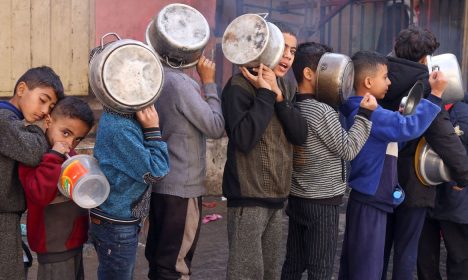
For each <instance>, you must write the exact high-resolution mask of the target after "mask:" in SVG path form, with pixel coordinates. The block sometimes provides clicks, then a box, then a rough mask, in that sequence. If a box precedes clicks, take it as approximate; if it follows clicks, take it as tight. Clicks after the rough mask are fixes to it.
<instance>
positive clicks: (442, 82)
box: [429, 71, 447, 98]
mask: <svg viewBox="0 0 468 280" xmlns="http://www.w3.org/2000/svg"><path fill="white" fill-rule="evenodd" d="M429 84H430V85H431V90H432V94H433V95H435V96H437V97H439V98H442V94H443V93H444V90H445V88H446V87H447V78H446V77H445V75H444V73H443V72H441V71H432V73H431V75H430V76H429Z"/></svg>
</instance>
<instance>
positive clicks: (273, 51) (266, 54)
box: [222, 14, 284, 68]
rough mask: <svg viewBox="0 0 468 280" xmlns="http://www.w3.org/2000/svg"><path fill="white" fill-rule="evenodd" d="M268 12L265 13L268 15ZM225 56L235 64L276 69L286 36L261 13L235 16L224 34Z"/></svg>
mask: <svg viewBox="0 0 468 280" xmlns="http://www.w3.org/2000/svg"><path fill="white" fill-rule="evenodd" d="M266 16H267V14H265V17H266ZM222 49H223V53H224V56H225V57H226V58H227V59H228V60H229V61H230V62H232V63H233V64H236V65H239V66H245V67H257V66H258V65H260V63H263V64H264V65H266V66H268V67H270V68H274V67H275V66H276V65H277V64H278V62H279V61H280V59H281V57H282V56H283V52H284V37H283V34H282V33H281V31H280V30H279V28H278V27H277V26H276V25H274V24H273V23H270V22H267V21H266V20H265V19H264V18H263V17H262V16H260V15H258V14H244V15H241V16H239V17H237V18H235V19H234V20H233V21H232V22H231V23H230V24H229V25H228V26H227V28H226V30H225V31H224V34H223V40H222Z"/></svg>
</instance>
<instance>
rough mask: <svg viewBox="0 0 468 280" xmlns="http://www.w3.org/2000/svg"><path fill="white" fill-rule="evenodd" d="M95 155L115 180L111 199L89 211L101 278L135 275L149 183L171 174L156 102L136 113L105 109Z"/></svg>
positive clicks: (146, 212)
mask: <svg viewBox="0 0 468 280" xmlns="http://www.w3.org/2000/svg"><path fill="white" fill-rule="evenodd" d="M94 156H95V157H96V159H97V160H98V161H99V166H100V168H101V170H102V172H103V173H104V175H106V177H107V179H108V180H109V184H110V193H109V197H108V198H107V200H106V201H104V203H103V204H101V205H100V206H99V207H98V208H93V209H91V213H90V216H91V226H90V235H91V238H92V240H93V244H94V247H95V248H96V252H97V255H98V259H99V267H98V278H99V279H132V278H133V270H134V267H135V260H136V251H137V247H138V233H139V232H140V228H141V222H142V219H143V218H145V217H146V216H147V215H148V213H149V205H150V197H151V188H150V184H152V183H155V182H158V181H159V180H161V179H162V178H163V177H164V176H165V175H166V174H167V173H168V172H169V155H168V151H167V145H166V143H165V142H164V141H162V138H161V131H160V129H159V116H158V113H157V112H156V109H155V108H154V106H153V105H150V106H148V107H146V108H144V109H142V110H140V111H138V112H136V113H134V114H122V113H118V112H115V111H113V110H112V109H110V108H104V112H103V114H102V116H101V118H100V119H99V126H98V129H97V133H96V144H95V146H94Z"/></svg>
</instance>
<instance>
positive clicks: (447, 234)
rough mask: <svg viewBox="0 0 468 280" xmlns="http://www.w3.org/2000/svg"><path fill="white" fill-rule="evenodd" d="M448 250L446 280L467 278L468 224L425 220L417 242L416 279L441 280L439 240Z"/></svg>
mask: <svg viewBox="0 0 468 280" xmlns="http://www.w3.org/2000/svg"><path fill="white" fill-rule="evenodd" d="M441 237H442V238H443V240H444V244H445V248H446V249H447V263H446V265H447V279H448V280H459V279H468V224H458V223H454V222H450V221H442V220H441V221H439V220H435V219H432V218H426V221H425V223H424V228H423V231H422V234H421V238H420V240H419V252H418V279H419V280H438V279H442V275H441V273H440V270H439V264H440V262H439V261H440V241H441Z"/></svg>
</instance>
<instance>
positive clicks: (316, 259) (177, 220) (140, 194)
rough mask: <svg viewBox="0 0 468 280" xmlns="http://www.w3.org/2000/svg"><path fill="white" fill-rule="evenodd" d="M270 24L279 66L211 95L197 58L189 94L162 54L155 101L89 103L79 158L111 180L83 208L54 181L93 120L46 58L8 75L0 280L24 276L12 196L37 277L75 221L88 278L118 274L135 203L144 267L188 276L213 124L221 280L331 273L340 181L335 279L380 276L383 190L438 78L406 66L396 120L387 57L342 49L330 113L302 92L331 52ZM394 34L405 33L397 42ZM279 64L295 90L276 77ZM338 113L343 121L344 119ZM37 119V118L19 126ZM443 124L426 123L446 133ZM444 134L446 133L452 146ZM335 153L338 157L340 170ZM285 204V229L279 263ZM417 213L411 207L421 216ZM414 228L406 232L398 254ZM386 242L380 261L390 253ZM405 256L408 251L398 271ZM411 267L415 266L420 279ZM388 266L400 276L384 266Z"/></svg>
mask: <svg viewBox="0 0 468 280" xmlns="http://www.w3.org/2000/svg"><path fill="white" fill-rule="evenodd" d="M277 25H278V27H279V29H280V30H281V32H282V35H283V37H284V42H285V46H284V52H283V55H282V57H281V59H280V61H279V63H278V64H277V65H276V66H275V67H274V68H273V69H271V68H269V67H267V66H265V65H263V64H260V65H259V66H258V67H255V68H253V69H247V68H245V67H240V73H239V74H236V75H234V76H233V77H231V79H229V81H228V82H227V84H226V85H225V86H224V88H223V91H222V94H221V97H219V96H218V94H217V90H216V84H215V83H214V82H215V81H214V80H215V79H214V77H215V75H214V74H215V64H214V63H213V62H212V61H211V60H209V59H207V58H206V57H204V56H203V55H202V56H201V57H199V60H198V64H197V66H196V67H197V68H196V69H197V72H198V74H199V76H200V80H201V84H202V87H203V93H204V96H202V95H201V88H200V85H199V84H198V82H196V81H195V80H193V79H191V78H190V77H188V76H187V75H186V74H184V73H183V72H182V71H181V70H179V69H174V67H173V66H171V65H166V66H164V71H165V74H166V75H165V82H164V87H163V90H162V94H161V96H160V98H159V99H158V100H157V102H156V104H155V105H150V106H148V107H146V108H144V109H141V110H139V111H137V112H135V113H129V114H124V113H122V112H117V111H115V110H113V109H112V108H108V107H105V108H104V112H103V114H102V116H101V118H100V120H99V125H98V129H97V135H96V144H95V147H94V156H95V157H96V159H97V160H98V161H99V165H100V168H101V169H102V171H103V173H104V174H105V176H106V177H107V179H108V181H109V183H110V186H111V192H110V194H109V197H108V199H107V200H106V201H105V202H104V203H103V204H102V205H100V206H99V207H98V208H94V209H92V210H91V211H90V213H89V215H88V212H87V211H86V210H83V209H80V208H79V207H78V206H77V205H76V204H74V203H73V202H72V201H71V200H68V199H66V198H64V197H62V196H61V195H60V194H59V193H58V191H57V181H58V176H59V174H60V167H61V164H62V163H63V161H64V160H65V159H66V155H71V156H72V155H74V154H75V152H74V150H73V149H74V148H75V147H76V146H77V145H78V144H79V142H80V141H81V140H82V139H83V138H84V137H86V135H87V134H88V133H89V131H90V130H91V128H92V127H93V124H94V118H93V113H92V111H91V109H90V108H89V105H87V104H86V103H85V102H83V101H81V100H80V99H78V98H73V97H64V93H63V86H62V84H61V82H60V78H59V77H58V76H57V75H56V74H55V73H54V71H53V70H52V69H50V68H48V67H38V68H32V69H30V70H28V71H27V72H26V73H25V74H24V75H23V76H22V77H21V78H20V79H18V82H17V84H16V86H15V89H14V95H13V98H12V99H11V100H9V101H2V102H0V128H1V131H2V132H3V133H2V134H3V135H2V137H0V167H1V168H0V172H1V174H2V178H4V179H3V180H2V182H0V219H1V225H2V226H1V227H0V237H1V238H0V246H2V250H0V279H24V270H23V259H22V249H21V236H20V232H19V229H20V217H21V214H22V213H23V212H24V211H25V209H26V206H27V209H28V218H27V226H28V241H29V245H30V247H31V248H32V250H33V251H35V252H36V253H37V255H38V262H39V271H38V279H83V278H84V269H83V257H82V247H83V244H84V243H85V242H86V240H87V237H88V226H89V235H90V237H91V241H92V243H93V245H94V247H95V249H96V252H97V255H98V259H99V267H98V271H97V275H98V278H99V279H132V278H133V272H134V268H135V261H136V250H137V247H138V235H139V232H140V230H141V226H142V222H143V220H144V218H145V217H146V216H148V215H149V224H150V227H149V232H148V237H147V247H146V250H145V256H146V258H147V260H148V263H149V274H148V278H149V279H189V277H190V275H191V261H192V258H193V255H194V252H195V249H196V245H197V240H198V238H199V233H200V221H201V199H202V195H203V194H204V186H203V180H204V177H205V168H206V167H205V161H204V160H205V150H206V144H205V140H206V137H210V138H220V137H222V136H223V134H224V131H225V132H226V134H227V137H228V140H229V142H228V149H227V162H226V165H225V169H224V175H223V181H222V189H223V195H224V196H225V197H226V198H227V207H228V214H227V236H228V246H229V257H228V263H227V274H226V279H268V280H270V279H301V277H302V274H303V272H304V271H306V270H307V273H308V277H309V279H331V278H332V273H333V266H334V258H335V251H336V247H337V240H338V221H339V206H340V205H341V203H342V198H343V196H344V193H345V190H346V187H347V186H349V187H350V188H351V192H350V196H349V200H348V205H347V211H346V229H345V236H344V242H343V249H342V255H341V261H340V273H339V279H360V280H361V279H370V280H373V279H377V280H378V279H385V278H386V276H385V272H386V261H387V260H388V250H389V247H388V244H391V243H389V241H388V240H389V238H391V237H393V239H394V240H393V242H394V244H395V250H397V248H400V247H398V246H397V244H398V241H402V238H403V237H401V238H400V237H399V236H398V235H391V236H390V235H389V234H388V232H389V230H390V228H391V226H390V225H389V220H390V218H391V217H392V216H390V215H391V213H393V212H394V209H395V208H396V209H398V207H403V206H404V205H401V206H399V205H396V204H395V203H394V201H393V195H392V194H393V192H394V190H395V188H396V187H398V186H399V184H402V187H403V188H407V187H408V183H407V182H406V181H404V182H403V181H402V179H401V175H400V173H403V172H404V171H402V170H401V168H400V160H399V158H398V154H399V148H398V143H403V142H404V143H411V140H414V139H418V138H419V137H421V135H423V134H424V135H425V136H426V137H428V138H429V139H430V137H431V136H430V135H428V132H430V131H431V127H432V126H435V125H434V123H435V121H434V120H436V121H437V118H442V119H443V118H444V117H443V116H441V115H440V112H441V97H442V95H443V92H444V89H445V87H446V85H447V80H446V78H445V76H444V74H443V73H442V72H440V71H434V72H432V73H431V74H429V72H428V71H427V68H424V71H423V70H422V69H423V68H422V67H420V65H417V64H414V65H413V66H415V67H419V69H421V73H420V76H418V79H424V80H425V81H426V82H427V83H426V90H427V94H426V95H425V98H424V99H422V100H421V102H420V104H419V105H418V106H417V107H416V110H415V113H414V114H412V115H409V116H404V115H402V114H400V113H399V112H398V109H397V108H395V107H394V106H393V107H392V106H390V105H388V104H391V105H395V104H399V101H400V100H401V98H402V97H403V96H404V95H405V93H407V91H408V90H409V89H408V88H403V89H399V90H398V92H397V93H395V95H392V98H393V99H391V100H390V101H391V102H387V101H389V99H390V98H388V97H386V94H387V91H389V88H390V89H392V87H391V85H392V84H397V83H398V80H395V81H392V79H391V77H393V76H395V75H396V74H397V73H398V71H400V70H399V69H400V68H398V67H396V68H391V67H389V66H392V65H394V64H393V61H394V59H393V58H387V57H385V56H383V55H381V54H378V53H375V52H367V51H358V52H357V53H355V54H354V55H353V56H352V61H353V64H354V73H355V76H354V89H355V96H352V97H350V98H349V99H348V100H347V101H345V102H344V104H342V105H341V106H340V108H339V110H337V108H334V107H332V106H330V104H326V103H323V102H321V101H320V100H318V99H317V93H316V92H315V83H316V75H317V73H316V72H317V65H318V62H319V60H320V59H321V57H322V56H323V55H324V54H325V53H327V52H332V51H333V50H332V49H331V48H330V47H329V46H326V45H323V44H318V43H314V42H308V43H303V44H300V45H299V46H298V44H297V38H296V36H295V34H294V32H293V31H292V30H291V29H289V28H288V27H286V26H283V25H281V24H277ZM428 32H429V31H426V30H420V29H416V28H409V29H405V30H403V31H402V32H401V33H400V37H399V39H397V42H400V41H401V42H402V43H401V45H396V46H395V51H396V56H397V58H401V59H408V60H411V59H410V58H409V57H408V52H406V53H405V52H404V51H402V52H399V51H398V50H399V49H400V47H401V49H402V50H405V47H406V50H408V49H410V50H412V49H413V48H419V49H420V46H421V45H424V44H426V43H427V40H429V41H430V42H431V43H434V40H435V39H432V37H431V38H430V39H427V38H428V37H430V36H431V34H430V32H429V33H428ZM408 34H409V35H408ZM408 36H409V37H411V40H407V41H405V40H404V39H405V38H406V37H408ZM418 36H419V37H418ZM415 38H416V39H415ZM418 38H419V39H420V40H419V41H418ZM398 40H400V41H398ZM434 45H437V46H438V43H437V44H435V43H434ZM437 46H436V47H435V48H437ZM435 48H431V47H428V48H427V49H424V50H425V52H423V53H422V54H417V56H418V57H417V58H418V59H416V60H413V62H414V61H416V62H414V63H421V64H423V63H424V61H423V60H421V59H422V58H423V56H425V55H427V54H432V52H433V51H434V50H435ZM410 52H411V51H410ZM291 67H292V68H293V72H294V75H295V78H296V81H297V84H298V86H297V88H296V86H295V85H294V83H291V81H288V80H287V78H285V76H286V74H287V73H288V71H289V69H290V68H291ZM416 80H417V79H416V78H415V79H414V81H416ZM412 81H413V80H412ZM410 84H412V83H410ZM391 92H393V91H391ZM377 102H379V103H380V104H381V105H378V103H377ZM339 112H341V114H343V115H344V117H345V118H346V120H345V125H344V128H342V125H341V123H340V120H339ZM43 119H44V123H43V129H44V130H43V129H41V128H40V127H38V126H36V125H34V124H30V125H25V124H24V121H26V122H27V123H34V122H37V121H41V120H43ZM441 122H443V123H444V124H443V125H446V124H447V123H446V122H445V121H441ZM444 127H447V126H444ZM432 129H436V128H432ZM443 131H445V132H440V133H439V134H442V133H446V134H447V133H448V132H446V131H447V130H443ZM446 134H443V135H442V136H440V137H443V136H446ZM436 138H437V137H436V136H434V139H436ZM429 141H430V140H429ZM457 141H460V140H459V139H458V137H456V138H453V143H455V144H454V145H455V148H454V150H456V149H457V148H458V146H459V143H458V142H457ZM434 143H437V142H434ZM460 143H461V142H460ZM406 145H410V144H406ZM441 145H442V144H441ZM407 147H408V146H405V148H404V149H406V148H407ZM413 153H414V151H413ZM463 154H464V155H465V156H466V153H463ZM456 160H457V159H452V161H451V164H452V163H453V165H454V167H453V168H454V169H457V170H460V172H458V173H456V174H457V175H456V176H455V183H456V184H457V185H458V187H465V181H463V179H464V178H465V177H464V176H465V175H466V174H465V173H464V172H465V171H464V167H465V166H464V165H463V166H459V165H460V164H463V163H460V162H457V161H456ZM345 161H351V172H350V175H349V179H348V178H347V176H346V173H347V171H346V164H345ZM464 164H466V162H465V163H464ZM18 165H19V167H18ZM188 170H190V172H188ZM183 171H185V172H183ZM182 174H187V175H186V176H182ZM21 186H22V187H21ZM23 190H24V191H23ZM286 202H287V207H286V213H287V215H288V216H289V228H288V240H287V248H286V250H287V251H286V257H285V261H284V264H282V265H281V264H280V259H281V256H280V246H281V237H282V231H283V228H282V224H283V222H282V219H283V208H284V206H285V203H286ZM433 203H434V202H433ZM429 206H430V205H429ZM424 207H425V206H424ZM402 209H403V208H402ZM425 213H426V212H425V211H424V215H423V216H418V217H422V219H423V221H424V217H425ZM65 214H66V216H65ZM394 215H396V214H394ZM400 219H401V221H408V220H403V219H402V218H400ZM413 222H414V220H413ZM413 222H411V223H413ZM428 222H429V221H426V223H428ZM420 224H421V226H420V227H418V228H419V229H418V231H419V233H420V232H421V230H422V221H420ZM407 226H408V227H409V225H407ZM57 228H60V229H61V230H60V231H57V230H56V229H57ZM386 233H387V235H386ZM419 233H418V232H416V237H417V238H410V239H408V242H409V243H410V244H409V245H408V244H406V246H409V247H410V248H411V250H412V253H411V256H414V258H415V254H416V253H415V252H413V251H414V250H415V249H414V248H416V249H417V244H418V241H419ZM386 238H387V242H386ZM395 238H397V239H395ZM386 243H387V246H386ZM402 250H403V249H402ZM403 251H404V250H403ZM404 252H407V251H404ZM399 254H400V251H396V254H395V255H394V261H395V260H397V261H401V260H399V259H398V257H399V256H400V255H399ZM403 261H404V260H403ZM418 265H419V263H418ZM415 266H416V259H414V260H410V261H408V263H407V266H406V267H407V269H406V270H405V271H406V273H408V272H410V273H412V270H413V269H414V268H415ZM424 267H427V266H424V263H423V262H421V265H420V267H418V272H419V271H421V275H423V272H424V271H423V268H424ZM452 267H457V266H452ZM458 269H460V268H459V266H458ZM393 273H394V274H395V275H400V274H399V272H396V270H395V268H394V272H393ZM395 275H394V277H393V278H394V279H406V278H398V277H396V276H395ZM402 275H403V274H402ZM456 275H464V274H456ZM395 277H396V278H395ZM402 277H403V276H402ZM457 277H458V276H457Z"/></svg>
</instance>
